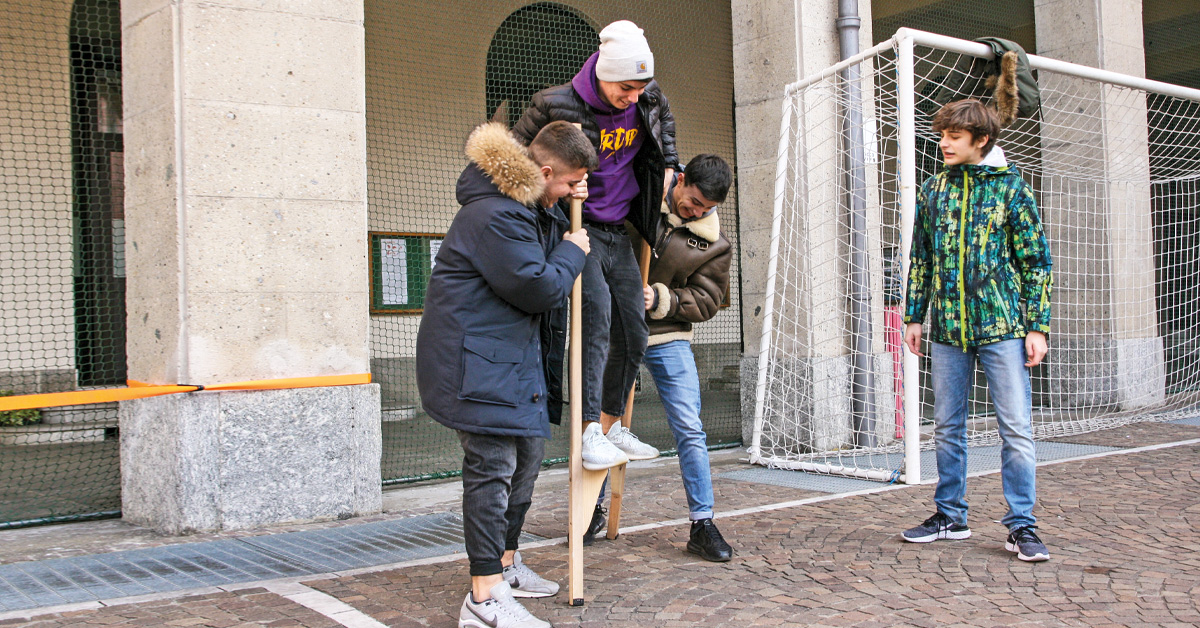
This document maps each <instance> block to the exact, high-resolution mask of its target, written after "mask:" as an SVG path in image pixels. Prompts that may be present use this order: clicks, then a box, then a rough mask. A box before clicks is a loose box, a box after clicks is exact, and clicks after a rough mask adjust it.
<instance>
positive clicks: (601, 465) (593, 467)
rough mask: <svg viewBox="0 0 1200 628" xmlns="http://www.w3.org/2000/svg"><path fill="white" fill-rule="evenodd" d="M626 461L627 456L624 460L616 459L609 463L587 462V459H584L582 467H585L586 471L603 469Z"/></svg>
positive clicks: (617, 465)
mask: <svg viewBox="0 0 1200 628" xmlns="http://www.w3.org/2000/svg"><path fill="white" fill-rule="evenodd" d="M626 462H629V458H626V459H624V460H617V461H614V462H612V463H610V464H604V463H602V462H588V461H587V460H584V461H583V468H584V469H587V470H588V471H603V470H605V469H611V468H613V467H619V466H621V465H623V464H625V463H626Z"/></svg>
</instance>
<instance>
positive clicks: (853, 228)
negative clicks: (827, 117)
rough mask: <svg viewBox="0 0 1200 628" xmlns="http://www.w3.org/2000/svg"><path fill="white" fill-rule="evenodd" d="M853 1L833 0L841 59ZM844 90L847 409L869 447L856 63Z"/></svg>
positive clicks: (847, 52)
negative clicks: (847, 237)
mask: <svg viewBox="0 0 1200 628" xmlns="http://www.w3.org/2000/svg"><path fill="white" fill-rule="evenodd" d="M861 24H862V19H861V18H860V17H859V16H858V0H838V18H837V27H838V35H839V37H840V41H841V58H842V60H845V59H849V58H850V57H853V56H854V55H856V54H858V29H859V26H860V25H861ZM841 75H842V77H841V78H842V81H843V82H844V84H845V88H846V104H845V107H846V112H845V116H844V117H843V120H844V125H845V126H844V127H843V129H842V135H843V138H844V142H845V146H846V147H847V148H848V149H849V150H847V151H846V164H845V166H846V179H847V181H846V183H847V184H848V185H847V188H848V191H849V199H848V201H849V202H848V203H847V205H848V206H849V209H850V321H851V323H850V324H851V331H850V354H851V357H852V358H853V364H852V366H851V384H850V407H851V414H852V421H853V426H854V445H855V446H857V447H874V446H875V445H876V438H875V411H874V403H872V401H873V400H872V398H871V397H872V395H873V392H874V390H875V376H874V368H873V366H872V364H871V362H872V351H871V292H870V279H869V277H870V275H869V269H868V267H867V259H868V256H867V183H866V163H865V162H866V151H865V149H864V146H863V114H862V93H861V91H860V89H859V65H858V64H855V65H852V66H849V67H847V68H846V69H844V70H842V72H841Z"/></svg>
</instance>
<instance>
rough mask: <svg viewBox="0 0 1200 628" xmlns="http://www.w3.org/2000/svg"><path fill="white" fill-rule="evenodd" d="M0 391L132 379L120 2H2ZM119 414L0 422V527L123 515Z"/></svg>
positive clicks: (88, 410) (26, 414)
mask: <svg viewBox="0 0 1200 628" xmlns="http://www.w3.org/2000/svg"><path fill="white" fill-rule="evenodd" d="M0 6H2V7H3V13H4V20H2V21H0V37H2V38H3V40H4V42H5V44H4V48H5V51H4V54H3V55H0V90H3V97H0V146H2V147H3V154H4V159H3V162H2V163H0V208H2V209H0V395H14V394H15V395H21V394H32V393H46V392H61V391H70V390H76V389H79V388H95V387H107V386H113V385H123V384H124V383H125V267H124V229H123V225H124V199H123V194H122V190H123V185H124V173H123V169H122V164H123V158H122V157H123V147H122V141H121V132H122V128H121V74H120V72H121V42H120V9H119V5H118V3H117V2H116V0H79V1H77V2H74V3H70V2H61V3H49V2H45V3H42V2H39V3H28V2H2V3H0ZM116 438H117V421H116V406H115V404H102V405H94V406H79V407H65V408H52V409H42V410H36V409H33V410H17V411H9V412H0V527H6V526H10V525H14V523H15V522H39V521H55V520H71V519H76V518H82V517H94V516H102V515H112V514H115V511H116V510H117V509H118V508H119V507H120V492H119V488H120V486H119V485H120V474H119V457H118V449H117V440H116Z"/></svg>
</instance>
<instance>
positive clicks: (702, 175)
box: [683, 154, 733, 203]
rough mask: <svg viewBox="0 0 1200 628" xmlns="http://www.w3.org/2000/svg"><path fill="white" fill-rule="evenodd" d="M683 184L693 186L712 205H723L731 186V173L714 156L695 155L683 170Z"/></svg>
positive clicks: (727, 167) (721, 160)
mask: <svg viewBox="0 0 1200 628" xmlns="http://www.w3.org/2000/svg"><path fill="white" fill-rule="evenodd" d="M683 184H684V185H691V186H695V187H696V188H697V189H699V190H700V193H701V194H703V195H704V198H706V199H708V200H710V201H712V202H714V203H723V202H725V195H726V194H728V193H729V186H730V185H732V184H733V171H731V170H730V169H729V164H727V163H725V160H724V159H721V158H720V157H718V156H716V155H711V154H705V155H696V156H695V157H692V160H691V161H689V162H688V165H687V166H686V167H684V169H683Z"/></svg>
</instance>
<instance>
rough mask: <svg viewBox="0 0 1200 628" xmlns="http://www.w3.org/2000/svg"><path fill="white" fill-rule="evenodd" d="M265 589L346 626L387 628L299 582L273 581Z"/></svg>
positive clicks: (335, 599)
mask: <svg viewBox="0 0 1200 628" xmlns="http://www.w3.org/2000/svg"><path fill="white" fill-rule="evenodd" d="M263 588H264V589H266V590H268V591H270V592H271V593H274V594H275V595H278V596H280V597H284V598H287V599H289V600H291V601H293V602H295V603H297V604H299V605H300V606H303V607H305V608H308V609H311V610H314V611H316V612H318V613H320V614H322V615H324V616H326V617H328V618H330V619H332V620H333V621H336V622H337V623H339V624H341V625H343V626H346V628H387V626H386V625H385V624H382V623H380V622H379V621H378V620H376V619H375V618H374V617H371V616H370V615H368V614H366V613H364V612H362V611H360V610H358V609H357V608H354V607H353V606H350V605H349V604H347V603H345V602H343V601H341V600H339V599H337V598H336V597H333V596H332V595H329V594H328V593H323V592H321V591H317V590H316V589H310V588H309V587H306V586H304V585H303V584H300V583H299V582H272V583H269V584H267V585H266V586H264V587H263Z"/></svg>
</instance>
